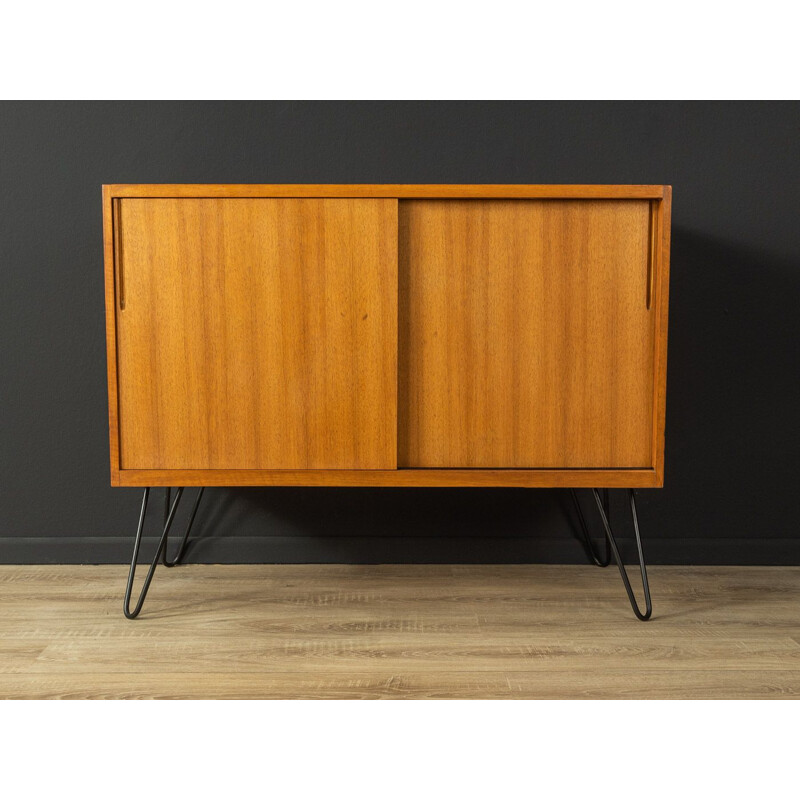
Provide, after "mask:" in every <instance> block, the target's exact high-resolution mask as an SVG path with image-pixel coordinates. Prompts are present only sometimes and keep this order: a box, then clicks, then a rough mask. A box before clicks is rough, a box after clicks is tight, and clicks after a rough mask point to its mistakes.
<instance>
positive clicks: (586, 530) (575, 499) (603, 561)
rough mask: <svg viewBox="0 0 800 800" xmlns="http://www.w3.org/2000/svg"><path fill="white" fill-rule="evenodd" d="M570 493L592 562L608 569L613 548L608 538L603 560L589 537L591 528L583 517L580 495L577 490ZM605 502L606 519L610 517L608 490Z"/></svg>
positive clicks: (604, 498)
mask: <svg viewBox="0 0 800 800" xmlns="http://www.w3.org/2000/svg"><path fill="white" fill-rule="evenodd" d="M570 492H571V493H572V502H573V503H574V504H575V510H576V511H577V512H578V520H579V521H580V523H581V531H582V532H583V540H584V542H585V543H586V549H587V550H588V551H589V555H590V556H591V558H592V561H594V563H595V564H596V565H597V566H598V567H607V566H608V565H609V564H610V563H611V548H610V547H609V544H608V538H607V537H606V539H605V542H606V554H605V556H604V557H603V558H602V559H601V558H600V557H599V556H598V555H597V553H596V552H595V549H594V545H593V544H592V537H591V536H590V535H589V527H588V526H587V525H586V518H585V517H584V516H583V509H582V508H581V504H580V500H578V493H577V492H576V491H575V489H570ZM603 500H604V503H605V510H606V517H609V515H610V511H609V503H608V489H605V490H604V493H603Z"/></svg>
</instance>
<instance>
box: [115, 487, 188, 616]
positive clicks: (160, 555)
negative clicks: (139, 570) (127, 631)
mask: <svg viewBox="0 0 800 800" xmlns="http://www.w3.org/2000/svg"><path fill="white" fill-rule="evenodd" d="M170 495H171V493H170V490H169V489H167V490H166V492H165V502H164V526H163V529H162V532H161V539H160V540H159V542H158V547H157V548H156V554H155V556H154V557H153V561H152V563H151V564H150V569H149V570H148V571H147V575H146V576H145V579H144V584H143V585H142V590H141V592H140V594H139V599H138V600H137V601H136V606H135V607H134V609H133V610H132V611H131V593H132V592H133V579H134V577H135V575H136V563H137V560H138V558H139V548H140V546H141V544H142V532H143V531H144V520H145V516H146V514H147V501H148V499H149V497H150V489H149V488H147V489H145V490H144V496H143V497H142V510H141V511H140V512H139V525H138V527H137V529H136V540H135V541H134V545H133V557H132V559H131V568H130V572H129V573H128V584H127V586H126V588H125V602H124V604H123V611H124V612H125V616H126V617H127V618H128V619H135V618H136V617H137V616H138V615H139V612H140V611H141V610H142V605H143V604H144V600H145V597H147V590H148V589H149V588H150V583H151V581H152V580H153V574H154V573H155V571H156V567H157V566H158V562H159V561H163V563H164V565H165V566H167V567H174V566H175V564H178V563H179V562H180V560H181V558H182V557H183V554H184V551H185V550H186V542H187V540H188V538H189V532H190V531H191V529H192V523H193V522H194V518H195V515H196V514H197V507H198V506H199V505H200V498H201V497H202V496H203V490H202V489H201V490H200V492H199V493H198V495H197V499H196V500H195V503H194V507H193V508H192V513H191V515H190V517H189V523H188V525H187V526H186V532H185V533H184V535H183V540H182V541H181V545H180V547H179V548H178V554H177V555H176V556H175V558H174V559H172V560H171V561H170V560H169V559H168V558H167V539H168V537H169V530H170V528H171V527H172V523H173V521H174V519H175V512H176V511H177V509H178V504H179V503H180V501H181V497H182V496H183V489H182V488H180V489H178V490H177V491H176V492H175V499H174V500H173V501H172V504H171V505H170Z"/></svg>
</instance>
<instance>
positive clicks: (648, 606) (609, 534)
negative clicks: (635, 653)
mask: <svg viewBox="0 0 800 800" xmlns="http://www.w3.org/2000/svg"><path fill="white" fill-rule="evenodd" d="M592 493H593V494H594V501H595V504H596V505H597V510H598V511H599V512H600V519H601V520H602V521H603V529H604V530H605V534H606V553H605V558H604V559H602V560H601V559H600V558H598V556H597V553H596V552H595V550H594V547H593V545H592V541H591V537H590V536H589V529H588V527H587V525H586V520H585V518H584V516H583V511H582V510H581V506H580V503H579V502H578V495H577V493H576V491H575V490H574V489H573V490H572V499H573V501H574V503H575V508H576V509H577V512H578V519H579V520H580V524H581V530H582V532H583V538H584V539H585V541H586V546H587V547H588V549H589V553H590V555H591V557H592V560H593V561H594V563H595V564H597V565H598V566H599V567H605V566H608V564H609V562H610V560H611V559H610V553H609V550H610V551H611V553H612V554H613V555H614V560H615V561H616V562H617V567H618V568H619V574H620V577H621V578H622V583H623V584H624V585H625V591H626V593H627V595H628V600H630V603H631V608H632V609H633V613H634V614H635V615H636V617H637V618H638V619H640V620H642V621H643V622H644V621H646V620H648V619H650V616H651V615H652V613H653V603H652V600H651V599H650V585H649V583H648V581H647V567H646V565H645V561H644V552H643V550H642V538H641V536H640V535H639V518H638V517H637V515H636V496H635V494H634V491H633V489H629V490H628V496H629V500H630V507H631V517H632V519H633V532H634V536H635V537H636V548H637V551H638V553H639V570H640V571H641V574H642V588H643V589H644V601H645V610H644V611H642V610H641V608H640V607H639V604H638V603H637V602H636V597H635V596H634V594H633V589H632V588H631V582H630V579H629V578H628V573H627V571H626V569H625V565H624V564H623V563H622V556H621V555H620V553H619V548H618V547H617V542H616V539H615V538H614V533H613V531H612V528H611V522H610V519H611V513H610V507H609V501H608V489H604V490H603V499H601V498H600V492H599V491H598V490H597V489H592Z"/></svg>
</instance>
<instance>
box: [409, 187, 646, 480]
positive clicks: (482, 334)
mask: <svg viewBox="0 0 800 800" xmlns="http://www.w3.org/2000/svg"><path fill="white" fill-rule="evenodd" d="M399 215H400V225H399V244H400V252H399V264H400V288H401V299H400V301H399V308H400V324H399V347H400V384H399V385H400V395H399V410H398V413H399V421H400V431H399V453H398V460H399V464H400V466H402V467H425V468H434V467H441V468H448V467H450V468H458V467H462V468H465V467H468V468H503V467H505V468H540V469H541V468H548V469H558V468H561V469H564V468H566V469H590V468H594V469H604V468H627V469H631V468H640V469H652V468H653V386H654V364H653V353H654V318H655V310H654V308H653V307H652V304H651V308H650V309H648V307H647V300H648V256H649V250H648V246H649V235H648V234H649V203H648V202H647V201H643V200H407V201H406V200H404V201H401V202H400V205H399Z"/></svg>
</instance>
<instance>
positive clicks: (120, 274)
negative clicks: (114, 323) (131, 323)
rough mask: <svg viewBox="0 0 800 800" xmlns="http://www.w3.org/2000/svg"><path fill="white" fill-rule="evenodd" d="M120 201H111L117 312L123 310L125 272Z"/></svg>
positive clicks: (116, 199) (113, 199)
mask: <svg viewBox="0 0 800 800" xmlns="http://www.w3.org/2000/svg"><path fill="white" fill-rule="evenodd" d="M119 203H120V200H119V198H118V197H114V198H112V200H111V221H112V224H113V226H114V266H115V267H116V271H117V301H118V302H119V310H120V311H124V310H125V271H124V269H123V265H122V216H121V214H120V207H119Z"/></svg>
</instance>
